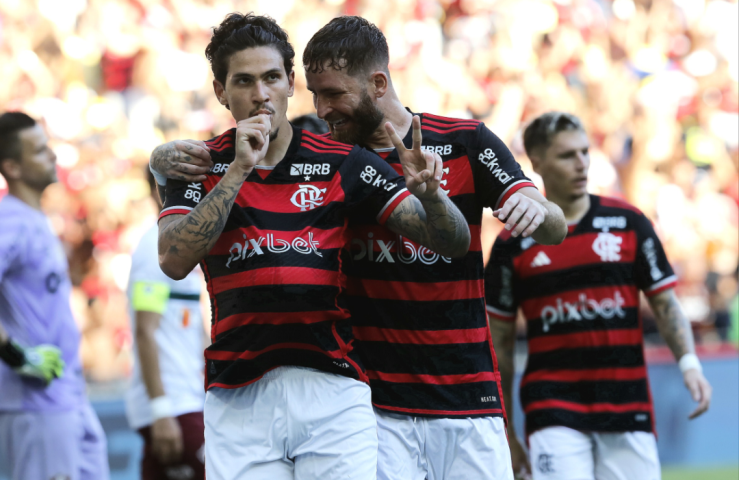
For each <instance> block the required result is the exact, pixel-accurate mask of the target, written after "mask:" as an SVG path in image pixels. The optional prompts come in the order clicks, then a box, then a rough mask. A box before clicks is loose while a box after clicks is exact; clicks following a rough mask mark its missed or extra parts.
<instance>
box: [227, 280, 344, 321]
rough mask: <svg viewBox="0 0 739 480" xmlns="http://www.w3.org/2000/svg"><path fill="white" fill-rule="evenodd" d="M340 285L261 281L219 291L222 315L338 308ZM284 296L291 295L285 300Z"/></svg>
mask: <svg viewBox="0 0 739 480" xmlns="http://www.w3.org/2000/svg"><path fill="white" fill-rule="evenodd" d="M338 294H339V287H333V286H328V285H302V284H299V285H260V286H256V287H243V288H233V289H231V290H227V291H225V292H222V293H218V294H216V304H217V305H218V316H219V318H226V317H228V316H231V315H236V314H237V313H254V312H312V311H325V310H336V297H337V295H338ZM285 299H290V301H289V302H286V301H285Z"/></svg>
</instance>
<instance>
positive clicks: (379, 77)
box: [370, 70, 390, 98]
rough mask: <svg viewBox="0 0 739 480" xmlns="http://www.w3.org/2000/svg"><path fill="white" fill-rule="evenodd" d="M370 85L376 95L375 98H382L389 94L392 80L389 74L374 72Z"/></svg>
mask: <svg viewBox="0 0 739 480" xmlns="http://www.w3.org/2000/svg"><path fill="white" fill-rule="evenodd" d="M370 83H372V88H373V91H374V93H375V98H381V97H383V96H384V95H385V94H386V93H387V89H388V87H389V86H390V78H389V77H388V76H387V73H385V72H383V71H382V70H378V71H376V72H372V74H371V75H370Z"/></svg>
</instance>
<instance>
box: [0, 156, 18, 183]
mask: <svg viewBox="0 0 739 480" xmlns="http://www.w3.org/2000/svg"><path fill="white" fill-rule="evenodd" d="M0 174H2V176H3V177H5V180H18V179H19V178H21V162H19V161H18V160H14V159H12V158H3V159H2V160H0Z"/></svg>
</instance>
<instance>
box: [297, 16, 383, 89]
mask: <svg viewBox="0 0 739 480" xmlns="http://www.w3.org/2000/svg"><path fill="white" fill-rule="evenodd" d="M327 62H328V63H327ZM389 62H390V54H389V53H388V48H387V40H385V35H383V33H382V31H381V30H380V29H379V28H377V26H376V25H375V24H373V23H371V22H369V21H368V20H366V19H364V18H362V17H356V16H343V17H336V18H334V19H333V20H331V21H330V22H328V23H327V24H326V25H325V26H324V27H323V28H321V29H320V30H318V31H317V32H316V34H315V35H313V38H311V39H310V41H309V42H308V45H307V46H306V47H305V52H303V66H304V67H305V70H306V71H307V72H311V73H321V72H323V70H324V69H325V68H334V69H336V70H342V69H344V68H346V69H347V72H348V73H349V74H350V75H352V74H355V73H367V72H369V71H370V70H371V69H377V68H379V69H381V70H383V71H385V72H389V70H388V63H389Z"/></svg>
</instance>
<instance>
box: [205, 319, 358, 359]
mask: <svg viewBox="0 0 739 480" xmlns="http://www.w3.org/2000/svg"><path fill="white" fill-rule="evenodd" d="M346 323H348V322H346ZM333 324H334V321H333V320H326V321H323V322H320V323H312V324H309V325H305V324H295V323H292V324H286V325H271V324H268V323H262V324H256V325H242V326H240V327H236V328H232V329H230V330H227V331H225V332H223V333H220V334H218V335H216V341H217V342H218V350H219V351H222V352H241V351H243V350H244V339H245V338H248V339H249V350H251V351H260V350H264V349H266V348H268V347H270V346H272V345H275V344H278V343H306V341H310V340H313V342H311V344H314V345H318V346H320V347H322V348H323V349H324V350H326V351H330V352H332V351H335V350H339V348H340V346H339V344H338V343H337V341H336V338H335V337H334V334H333V332H332V326H333ZM349 338H351V337H349Z"/></svg>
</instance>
